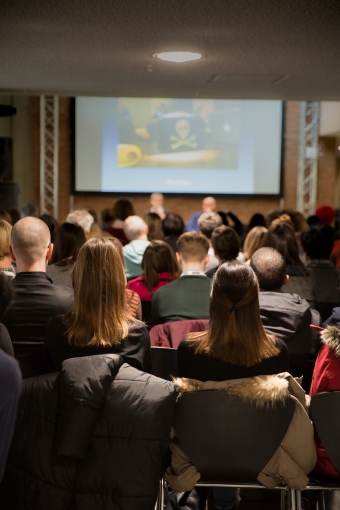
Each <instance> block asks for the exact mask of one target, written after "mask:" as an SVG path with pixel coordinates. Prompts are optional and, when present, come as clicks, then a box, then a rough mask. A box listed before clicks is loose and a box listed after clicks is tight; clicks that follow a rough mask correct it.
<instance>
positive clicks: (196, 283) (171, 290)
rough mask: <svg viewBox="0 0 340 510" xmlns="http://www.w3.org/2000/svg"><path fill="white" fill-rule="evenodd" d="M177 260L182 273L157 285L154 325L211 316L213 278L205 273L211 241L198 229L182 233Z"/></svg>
mask: <svg viewBox="0 0 340 510" xmlns="http://www.w3.org/2000/svg"><path fill="white" fill-rule="evenodd" d="M177 246H178V253H177V254H176V257H177V261H178V263H179V264H181V265H182V270H183V272H182V274H181V276H180V278H178V280H175V281H174V282H172V283H169V284H168V285H165V286H164V287H161V288H160V289H158V290H157V291H156V292H155V294H154V296H153V298H152V305H151V326H154V325H156V324H163V323H165V322H172V321H180V320H185V319H208V318H209V313H208V301H209V294H210V284H211V281H210V278H207V276H206V275H205V273H204V271H203V270H204V267H205V265H206V263H207V261H208V257H209V255H208V250H209V243H208V240H207V239H206V237H205V236H203V235H202V234H198V233H196V232H190V233H189V232H188V233H185V234H182V235H181V237H180V238H179V239H178V243H177Z"/></svg>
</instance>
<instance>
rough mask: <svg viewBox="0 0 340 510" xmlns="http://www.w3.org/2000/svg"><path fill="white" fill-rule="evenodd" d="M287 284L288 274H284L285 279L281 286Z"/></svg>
mask: <svg viewBox="0 0 340 510" xmlns="http://www.w3.org/2000/svg"><path fill="white" fill-rule="evenodd" d="M288 282H289V274H286V276H285V279H284V280H283V285H287V283H288Z"/></svg>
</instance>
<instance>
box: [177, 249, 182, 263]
mask: <svg viewBox="0 0 340 510" xmlns="http://www.w3.org/2000/svg"><path fill="white" fill-rule="evenodd" d="M176 259H177V262H178V263H179V264H182V260H181V256H180V254H179V253H178V251H176Z"/></svg>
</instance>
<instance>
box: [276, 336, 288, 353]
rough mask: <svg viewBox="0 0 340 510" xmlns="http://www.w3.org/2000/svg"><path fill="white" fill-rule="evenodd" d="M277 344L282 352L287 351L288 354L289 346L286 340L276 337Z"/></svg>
mask: <svg viewBox="0 0 340 510" xmlns="http://www.w3.org/2000/svg"><path fill="white" fill-rule="evenodd" d="M275 345H276V347H277V348H278V349H279V351H280V352H281V353H287V354H288V347H287V344H286V342H284V341H283V340H281V338H275Z"/></svg>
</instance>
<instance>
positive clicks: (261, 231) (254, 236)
mask: <svg viewBox="0 0 340 510" xmlns="http://www.w3.org/2000/svg"><path fill="white" fill-rule="evenodd" d="M267 232H268V229H266V227H254V228H252V229H251V230H250V232H248V234H247V237H246V238H245V240H244V245H243V253H244V256H245V257H246V259H247V260H248V259H251V258H252V256H253V254H254V253H255V252H256V250H258V249H259V248H262V246H263V241H264V237H265V235H266V233H267Z"/></svg>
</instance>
